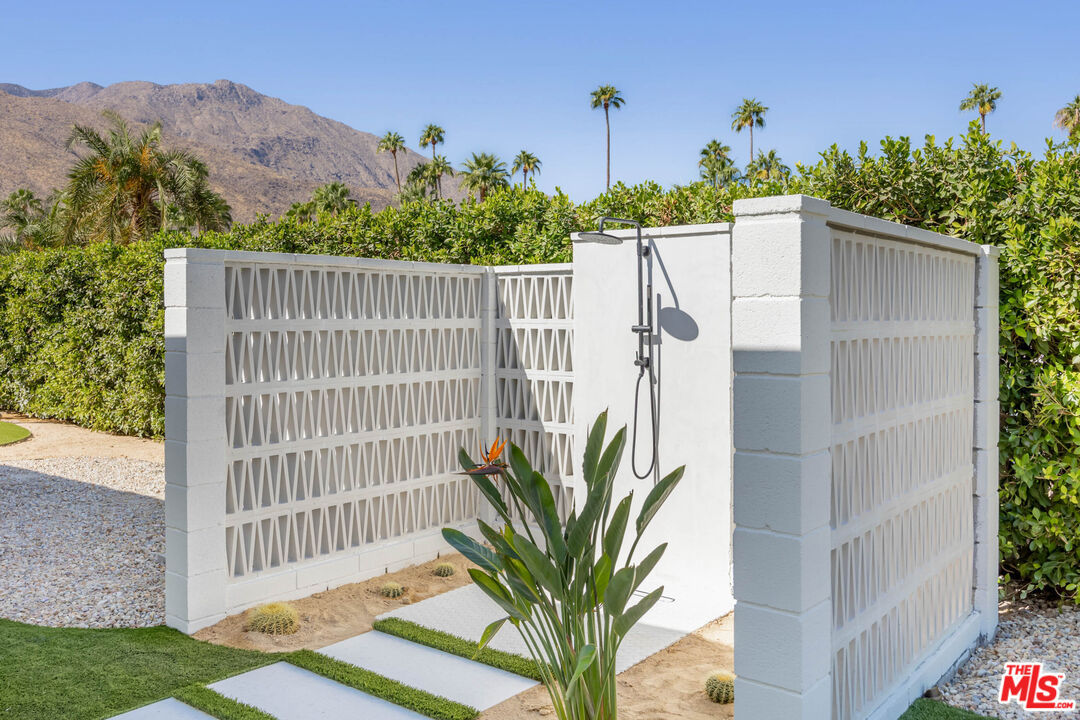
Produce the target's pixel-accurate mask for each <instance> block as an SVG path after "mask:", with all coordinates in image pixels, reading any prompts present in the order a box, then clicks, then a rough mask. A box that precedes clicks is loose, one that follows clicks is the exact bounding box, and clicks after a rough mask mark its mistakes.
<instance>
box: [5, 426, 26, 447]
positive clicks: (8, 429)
mask: <svg viewBox="0 0 1080 720" xmlns="http://www.w3.org/2000/svg"><path fill="white" fill-rule="evenodd" d="M28 437H30V431H29V430H27V429H26V428H24V427H22V426H21V425H16V424H15V423H9V422H0V445H7V444H9V443H13V442H18V441H20V440H25V439H26V438H28Z"/></svg>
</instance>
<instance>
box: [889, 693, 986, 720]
mask: <svg viewBox="0 0 1080 720" xmlns="http://www.w3.org/2000/svg"><path fill="white" fill-rule="evenodd" d="M900 720H990V718H988V717H986V716H985V715H976V714H975V713H973V712H970V711H968V710H961V709H960V708H954V707H953V706H951V705H946V704H945V703H943V702H940V701H938V700H927V699H926V698H919V699H918V700H916V701H915V702H914V703H912V705H911V707H909V708H908V710H907V712H905V713H904V714H903V715H901V716H900Z"/></svg>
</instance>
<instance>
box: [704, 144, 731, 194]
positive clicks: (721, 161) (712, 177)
mask: <svg viewBox="0 0 1080 720" xmlns="http://www.w3.org/2000/svg"><path fill="white" fill-rule="evenodd" d="M729 153H731V147H729V146H728V145H724V144H723V143H721V142H720V141H719V140H710V141H709V144H708V145H706V146H705V147H703V148H702V149H701V159H700V160H698V165H699V166H700V167H701V177H702V178H703V179H705V180H708V181H709V182H711V183H712V184H713V186H714V187H719V186H720V185H723V184H725V183H729V182H731V181H733V180H734V179H735V176H736V175H737V174H738V173H737V171H736V170H735V163H734V162H733V161H732V159H731V156H730V154H729Z"/></svg>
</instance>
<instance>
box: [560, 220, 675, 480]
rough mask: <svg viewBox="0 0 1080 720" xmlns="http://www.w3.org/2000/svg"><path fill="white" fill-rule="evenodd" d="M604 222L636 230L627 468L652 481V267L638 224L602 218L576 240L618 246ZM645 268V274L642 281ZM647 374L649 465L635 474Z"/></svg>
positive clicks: (655, 389) (656, 416)
mask: <svg viewBox="0 0 1080 720" xmlns="http://www.w3.org/2000/svg"><path fill="white" fill-rule="evenodd" d="M605 223H619V224H621V225H633V226H634V227H635V228H636V229H637V295H638V320H637V325H633V326H632V327H631V328H630V329H631V332H633V333H634V334H636V335H637V338H638V350H637V357H636V358H635V359H634V365H636V366H637V368H638V376H637V382H636V383H635V385H634V428H633V431H632V433H631V436H630V437H631V440H630V467H631V469H632V470H633V472H634V476H635V477H637V478H638V479H640V480H644V479H645V478H647V477H649V476H650V475H652V476H653V482H654V483H655V482H657V481H658V480H659V479H660V474H659V473H660V463H659V462H658V458H657V455H658V445H659V434H660V427H659V426H660V409H659V395H660V376H659V375H658V374H657V372H656V362H655V356H654V350H655V345H654V334H655V333H654V330H653V302H652V266H651V264H650V262H649V258H650V256H651V251H650V249H649V246H648V245H646V244H645V243H644V242H643V240H642V237H641V223H639V222H637V221H635V220H626V219H623V218H613V217H602V218H600V227H599V228H598V229H597V230H596V232H583V233H579V235H578V240H579V241H581V242H595V243H601V244H604V245H619V244H621V243H622V239H621V238H618V237H615V236H614V235H611V234H609V233H605V232H604V224H605ZM646 266H648V275H647V279H646ZM646 374H648V382H649V421H650V422H649V427H650V430H651V437H652V442H651V443H650V444H649V449H650V459H649V465H648V467H646V468H645V469H644V470H643V471H640V472H639V471H638V457H637V455H638V454H637V440H638V424H639V423H638V415H639V410H640V403H641V382H642V380H644V379H645V376H646Z"/></svg>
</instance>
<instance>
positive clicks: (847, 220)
mask: <svg viewBox="0 0 1080 720" xmlns="http://www.w3.org/2000/svg"><path fill="white" fill-rule="evenodd" d="M828 223H829V226H830V227H833V228H837V229H840V230H851V231H853V232H856V233H859V232H861V233H865V234H868V235H877V236H880V237H884V238H888V239H891V240H900V241H903V242H909V243H915V244H916V245H926V246H928V247H933V248H938V249H941V250H952V251H953V252H959V253H964V254H965V255H982V254H983V250H982V246H981V245H978V244H976V243H973V242H968V241H967V240H961V239H960V238H955V237H950V236H948V235H942V234H941V233H936V232H931V231H930V230H923V229H922V228H917V227H912V226H911V225H904V224H902V223H897V222H892V221H891V220H882V219H881V218H876V217H871V216H870V215H860V214H859V213H854V212H850V211H848V210H839V209H837V208H833V209H832V211H831V212H830V213H829V220H828Z"/></svg>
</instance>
